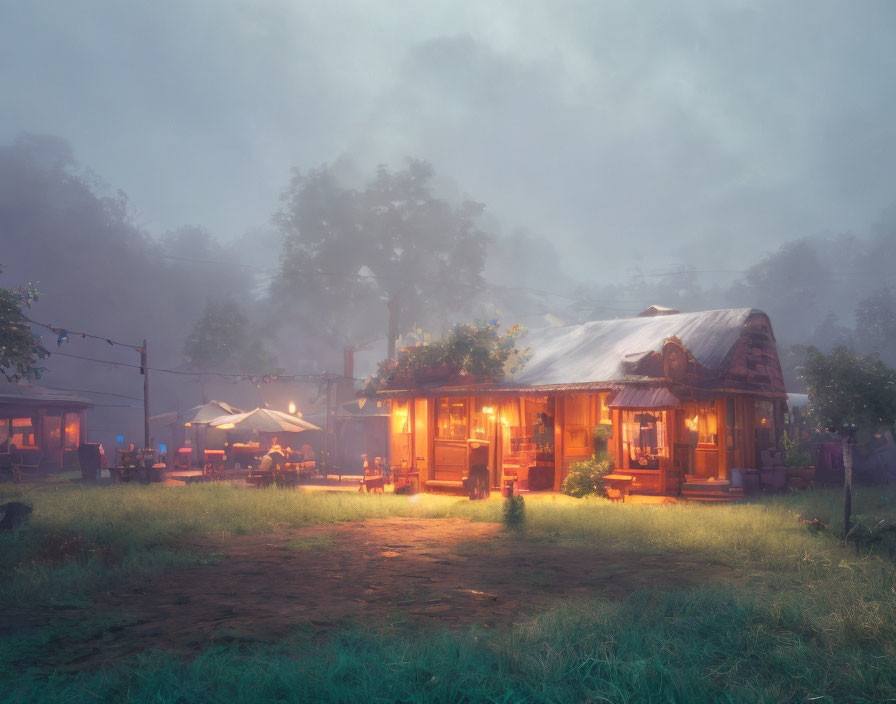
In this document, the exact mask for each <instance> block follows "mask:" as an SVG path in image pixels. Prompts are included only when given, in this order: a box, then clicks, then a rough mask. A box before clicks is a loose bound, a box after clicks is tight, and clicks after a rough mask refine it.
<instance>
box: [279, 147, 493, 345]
mask: <svg viewBox="0 0 896 704" xmlns="http://www.w3.org/2000/svg"><path fill="white" fill-rule="evenodd" d="M434 177H435V172H434V170H433V168H432V166H431V165H430V164H428V163H427V162H425V161H418V160H409V161H408V162H407V165H406V167H405V168H404V169H402V170H400V171H396V172H392V171H390V170H389V169H388V168H387V167H385V166H380V167H379V168H378V169H377V172H376V174H375V175H374V176H373V177H372V178H371V179H370V180H369V181H368V182H367V184H366V186H365V187H364V188H363V190H353V189H350V188H347V187H344V186H342V185H341V184H340V183H339V180H338V179H337V178H336V175H335V173H334V171H333V170H332V169H331V168H329V167H322V168H320V169H317V170H315V171H312V172H310V173H308V174H307V175H302V174H299V173H296V174H295V176H294V178H293V180H292V183H291V184H290V187H289V188H288V189H287V191H286V193H285V194H284V196H283V200H284V205H283V207H282V208H281V210H280V212H279V213H278V214H277V216H276V221H277V223H278V225H279V226H280V228H281V230H282V231H283V233H284V235H285V242H284V248H283V256H282V261H281V267H280V272H279V275H278V277H277V279H276V280H275V282H274V284H273V285H272V295H273V296H274V297H275V298H276V299H279V300H280V302H281V303H282V304H283V306H284V307H285V308H287V309H288V310H290V311H292V313H293V314H296V315H298V316H299V317H300V318H301V322H302V323H303V324H305V325H310V326H311V327H313V328H314V330H315V332H317V333H318V334H325V335H327V336H328V337H329V339H331V340H332V341H333V342H337V341H338V343H341V344H357V343H358V341H359V340H367V339H369V338H370V337H371V336H372V335H376V334H377V333H378V332H379V334H380V335H381V334H382V333H383V332H385V333H386V337H387V339H388V347H389V349H388V355H389V357H392V356H394V342H395V339H396V338H397V337H398V335H399V334H400V333H401V332H402V331H403V329H405V328H409V327H411V326H412V325H414V324H421V325H427V324H434V323H435V322H436V321H438V322H441V321H443V320H444V318H445V317H446V316H447V315H450V314H453V313H457V312H459V311H464V310H467V309H469V307H470V303H471V302H472V301H473V300H474V299H475V297H476V296H477V294H478V293H479V292H480V291H481V289H482V288H483V286H484V282H483V279H482V269H483V266H484V262H485V255H486V244H487V237H486V235H485V234H484V233H483V231H482V230H480V229H479V226H478V220H479V218H480V216H481V215H482V213H483V211H484V206H483V205H482V204H481V203H475V202H473V201H470V200H464V201H463V202H461V203H459V204H452V203H449V202H448V201H447V200H444V199H441V198H439V197H437V196H436V195H435V189H434V185H433V180H434ZM384 323H385V325H384Z"/></svg>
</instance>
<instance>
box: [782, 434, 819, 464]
mask: <svg viewBox="0 0 896 704" xmlns="http://www.w3.org/2000/svg"><path fill="white" fill-rule="evenodd" d="M781 447H783V448H784V464H785V465H787V466H788V467H808V466H809V465H810V464H812V454H811V453H810V452H809V451H808V450H804V449H803V448H802V447H800V441H799V440H798V439H796V438H791V437H790V436H789V435H788V434H787V431H786V430H785V431H784V434H783V435H782V436H781Z"/></svg>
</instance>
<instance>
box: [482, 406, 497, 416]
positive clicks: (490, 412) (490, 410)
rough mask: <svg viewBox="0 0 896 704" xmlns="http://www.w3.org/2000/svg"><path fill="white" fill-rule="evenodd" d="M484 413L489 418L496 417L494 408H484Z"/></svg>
mask: <svg viewBox="0 0 896 704" xmlns="http://www.w3.org/2000/svg"><path fill="white" fill-rule="evenodd" d="M482 412H483V413H485V414H486V415H488V416H493V415H495V409H494V407H493V406H483V407H482Z"/></svg>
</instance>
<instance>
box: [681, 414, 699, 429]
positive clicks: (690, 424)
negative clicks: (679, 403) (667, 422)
mask: <svg viewBox="0 0 896 704" xmlns="http://www.w3.org/2000/svg"><path fill="white" fill-rule="evenodd" d="M697 418H698V417H697V416H694V417H693V418H685V419H684V424H685V425H686V426H687V429H688V430H691V431H693V432H695V433H696V432H697Z"/></svg>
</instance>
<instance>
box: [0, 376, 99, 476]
mask: <svg viewBox="0 0 896 704" xmlns="http://www.w3.org/2000/svg"><path fill="white" fill-rule="evenodd" d="M92 407H93V404H92V403H91V402H90V401H89V400H88V399H85V398H81V397H79V396H77V395H75V394H72V393H66V392H65V391H56V390H53V389H45V388H41V387H38V386H24V385H19V384H7V383H3V384H2V385H0V453H2V454H9V453H11V452H13V453H16V454H17V455H18V456H19V457H20V458H21V460H22V462H23V465H24V467H25V468H26V469H29V468H30V469H35V470H36V469H37V468H41V469H45V470H55V469H60V468H63V467H75V468H76V467H78V455H77V453H78V446H79V445H80V444H81V443H83V442H85V441H86V440H87V422H86V414H87V409H88V408H92Z"/></svg>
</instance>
